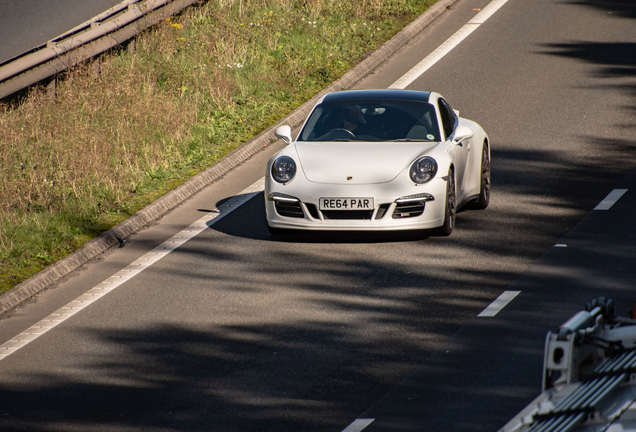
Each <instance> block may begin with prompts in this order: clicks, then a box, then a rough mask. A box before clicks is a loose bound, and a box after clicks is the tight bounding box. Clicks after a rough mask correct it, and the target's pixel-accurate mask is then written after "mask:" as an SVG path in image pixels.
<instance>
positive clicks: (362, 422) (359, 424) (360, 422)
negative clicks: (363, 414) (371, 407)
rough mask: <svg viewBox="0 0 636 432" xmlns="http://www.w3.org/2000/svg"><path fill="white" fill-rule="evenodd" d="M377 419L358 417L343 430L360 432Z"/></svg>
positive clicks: (345, 431)
mask: <svg viewBox="0 0 636 432" xmlns="http://www.w3.org/2000/svg"><path fill="white" fill-rule="evenodd" d="M374 420H375V419H356V420H355V421H354V422H353V423H351V424H350V425H349V426H347V428H346V429H344V430H343V431H342V432H360V431H361V430H362V429H364V428H366V427H367V426H369V425H370V424H371V423H373V421H374Z"/></svg>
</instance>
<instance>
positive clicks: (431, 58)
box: [389, 0, 508, 89]
mask: <svg viewBox="0 0 636 432" xmlns="http://www.w3.org/2000/svg"><path fill="white" fill-rule="evenodd" d="M507 2H508V0H493V1H492V2H490V3H489V4H488V6H486V7H485V8H484V9H483V10H482V11H481V12H479V13H478V14H477V15H475V17H474V18H473V19H471V20H470V21H468V23H466V24H465V25H464V26H463V27H462V28H460V29H459V30H457V32H456V33H455V34H454V35H452V36H451V37H449V38H448V39H447V40H446V42H444V43H443V44H441V45H440V46H439V47H437V49H435V51H433V52H432V53H430V54H429V55H428V56H427V57H426V58H425V59H424V60H422V61H421V62H419V63H418V64H417V65H415V66H414V67H413V68H412V69H411V70H410V71H408V72H407V73H405V74H404V75H403V76H402V77H401V78H400V79H398V80H397V81H396V82H394V83H393V84H391V86H390V87H389V88H390V89H405V88H406V87H408V86H409V85H410V84H411V83H412V82H413V81H415V80H416V79H417V78H419V77H420V75H422V74H423V73H424V72H426V71H427V70H428V69H430V68H431V67H432V66H433V65H434V64H435V63H437V62H438V61H440V60H441V59H442V58H443V57H444V56H445V55H446V54H448V53H449V52H451V51H452V50H453V48H455V47H456V46H457V45H459V44H460V43H461V42H462V41H463V40H464V39H466V38H467V37H468V36H470V34H471V33H472V32H474V31H475V30H476V29H477V28H478V27H479V26H480V25H482V24H483V23H484V22H486V20H487V19H488V18H490V17H491V16H492V15H493V14H494V13H495V12H497V11H498V10H499V8H501V7H502V6H503V5H504V4H506V3H507Z"/></svg>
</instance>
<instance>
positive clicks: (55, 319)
mask: <svg viewBox="0 0 636 432" xmlns="http://www.w3.org/2000/svg"><path fill="white" fill-rule="evenodd" d="M264 185H265V178H261V179H260V180H258V181H257V182H256V183H254V184H252V185H251V186H249V187H248V188H247V189H245V190H243V191H242V192H241V193H240V194H239V195H237V196H236V197H233V198H232V199H230V200H228V201H227V202H225V203H224V204H223V205H220V206H219V207H218V209H216V211H213V212H210V213H207V214H206V215H205V216H203V217H202V218H200V219H199V220H197V221H196V222H194V223H193V224H192V225H190V226H189V227H188V228H186V229H184V230H183V231H181V232H180V233H178V234H176V235H174V236H173V237H172V238H170V239H168V240H166V241H165V242H163V243H162V244H160V245H159V246H157V247H156V248H154V249H153V250H151V251H150V252H148V253H146V254H145V255H144V256H142V257H141V258H139V259H137V260H136V261H134V262H133V263H131V264H129V265H128V266H127V267H126V268H124V269H122V270H120V271H119V272H117V273H115V274H114V275H112V276H111V277H109V278H108V279H106V280H105V281H103V282H102V283H100V284H98V285H96V286H95V287H93V288H91V289H90V290H88V291H87V292H86V293H84V294H82V295H81V296H79V297H78V298H76V299H75V300H73V301H71V302H70V303H68V304H67V305H66V306H63V307H61V308H60V309H58V310H57V311H55V312H53V313H52V314H51V315H49V316H48V317H46V318H44V319H43V320H41V321H40V322H38V323H37V324H35V325H33V326H31V327H30V328H28V329H27V330H25V331H24V332H22V333H20V334H19V335H17V336H15V337H14V338H12V339H11V340H9V341H7V342H5V343H4V344H2V345H0V360H2V359H3V358H5V357H7V356H9V355H11V354H13V353H14V352H16V351H17V350H19V349H20V348H22V347H24V346H25V345H27V344H28V343H29V342H31V341H33V340H35V339H37V338H38V337H40V336H42V335H43V334H45V333H46V332H48V331H49V330H51V329H53V328H55V326H57V325H58V324H60V323H62V322H64V321H66V320H67V319H68V318H70V317H72V316H73V315H75V314H76V313H78V312H79V311H81V310H83V309H84V308H86V307H87V306H90V305H91V304H93V303H94V302H95V301H97V300H99V299H100V298H102V297H103V296H105V295H106V294H108V293H109V292H111V291H113V290H114V289H115V288H117V287H119V286H120V285H122V284H123V283H124V282H127V281H128V280H130V279H131V278H133V277H134V276H136V275H138V274H139V273H141V272H142V271H143V270H145V269H147V268H149V267H150V266H151V265H153V264H154V263H156V262H157V261H159V260H160V259H161V258H163V257H165V256H166V255H168V254H169V253H170V252H172V251H174V250H175V249H177V248H178V247H179V246H181V245H183V244H184V243H185V242H187V241H188V240H190V239H192V238H194V237H195V236H196V235H198V234H199V233H201V232H202V231H204V230H205V229H206V228H208V227H209V226H211V225H212V224H213V223H216V222H218V221H219V220H221V219H222V218H223V217H224V216H226V215H228V214H229V213H231V212H232V211H234V210H235V209H237V208H238V207H239V206H241V205H242V204H244V203H246V202H247V201H249V200H250V199H251V198H252V197H253V196H254V195H256V194H257V193H259V192H260V191H262V190H263V187H264Z"/></svg>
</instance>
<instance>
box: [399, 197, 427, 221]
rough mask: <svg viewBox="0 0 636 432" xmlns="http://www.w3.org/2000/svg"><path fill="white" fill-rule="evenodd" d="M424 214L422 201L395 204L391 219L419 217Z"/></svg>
mask: <svg viewBox="0 0 636 432" xmlns="http://www.w3.org/2000/svg"><path fill="white" fill-rule="evenodd" d="M422 213H424V201H409V202H403V203H397V204H396V205H395V210H393V216H392V217H393V219H401V218H407V217H415V216H420V215H421V214H422Z"/></svg>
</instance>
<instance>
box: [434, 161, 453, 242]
mask: <svg viewBox="0 0 636 432" xmlns="http://www.w3.org/2000/svg"><path fill="white" fill-rule="evenodd" d="M456 216H457V197H456V195H455V173H454V172H453V170H452V169H451V170H450V171H449V172H448V181H447V182H446V209H445V210H444V225H442V226H441V227H439V228H438V230H437V235H440V236H449V235H451V234H452V232H453V229H455V218H456Z"/></svg>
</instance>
